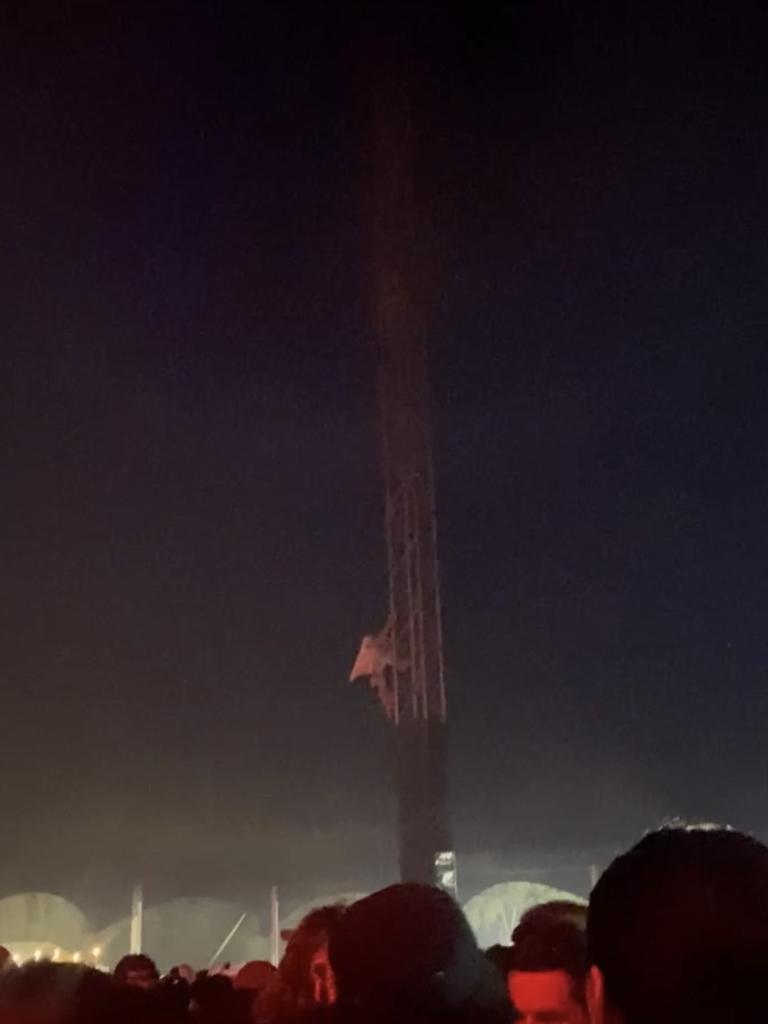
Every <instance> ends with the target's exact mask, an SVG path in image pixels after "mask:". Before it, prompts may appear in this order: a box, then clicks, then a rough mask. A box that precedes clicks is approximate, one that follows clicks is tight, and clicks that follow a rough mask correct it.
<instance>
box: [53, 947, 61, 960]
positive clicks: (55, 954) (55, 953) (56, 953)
mask: <svg viewBox="0 0 768 1024" xmlns="http://www.w3.org/2000/svg"><path fill="white" fill-rule="evenodd" d="M60 956H61V950H60V949H59V947H58V946H57V947H56V949H54V951H53V959H54V960H58V959H59V957H60Z"/></svg>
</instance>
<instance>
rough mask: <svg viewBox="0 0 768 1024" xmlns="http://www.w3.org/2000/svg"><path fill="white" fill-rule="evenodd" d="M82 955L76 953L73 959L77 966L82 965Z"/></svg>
mask: <svg viewBox="0 0 768 1024" xmlns="http://www.w3.org/2000/svg"><path fill="white" fill-rule="evenodd" d="M81 955H82V954H81V953H75V955H74V956H73V957H72V959H73V960H74V961H75V963H76V964H79V963H80V957H81Z"/></svg>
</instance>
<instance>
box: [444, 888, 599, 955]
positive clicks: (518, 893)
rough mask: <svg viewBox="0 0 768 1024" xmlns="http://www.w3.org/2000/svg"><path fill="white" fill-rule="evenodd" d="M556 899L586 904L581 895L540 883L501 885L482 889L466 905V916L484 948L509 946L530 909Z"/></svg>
mask: <svg viewBox="0 0 768 1024" xmlns="http://www.w3.org/2000/svg"><path fill="white" fill-rule="evenodd" d="M555 900H570V901H572V902H574V903H581V904H584V903H585V900H583V899H582V898H581V897H580V896H574V895H573V893H570V892H564V891H563V890H562V889H553V888H552V887H551V886H549V885H540V884H539V883H537V882H502V883H501V884H500V885H492V886H490V888H488V889H483V891H482V892H479V893H478V894H477V896H473V897H472V899H471V900H468V901H467V902H466V903H465V904H464V913H465V915H466V917H467V920H468V921H469V923H470V925H471V927H472V931H473V932H474V933H475V937H476V938H477V941H478V943H479V945H480V946H481V947H482V948H483V949H487V948H488V947H489V946H494V945H496V944H497V943H500V944H501V945H504V946H506V945H509V941H510V938H511V936H512V932H513V931H514V929H515V927H516V926H517V923H518V921H519V920H520V918H521V917H522V916H523V914H524V913H525V912H526V910H530V908H531V907H537V906H538V905H539V904H540V903H552V902H554V901H555Z"/></svg>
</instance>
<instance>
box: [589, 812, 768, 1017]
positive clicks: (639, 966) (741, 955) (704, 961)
mask: <svg viewBox="0 0 768 1024" xmlns="http://www.w3.org/2000/svg"><path fill="white" fill-rule="evenodd" d="M588 946H589V959H590V962H591V963H592V965H593V966H592V968H591V970H590V975H589V979H588V986H587V995H588V1000H589V1003H590V1009H591V1011H592V1016H593V1020H594V1022H595V1024H609V1022H611V1024H613V1022H616V1024H618V1022H620V1024H647V1022H649V1021H650V1022H653V1024H680V1022H681V1021H691V1022H695V1024H726V1022H731V1021H733V1022H736V1021H738V1022H740V1024H741V1022H745V1021H753V1020H762V1019H763V1018H764V1017H765V1012H766V1011H765V1005H766V978H768V848H767V847H765V846H763V844H762V843H759V842H757V841H756V840H755V839H752V838H750V837H749V836H746V835H743V834H742V833H740V832H735V831H732V830H726V829H714V828H712V827H707V828H664V829H661V830H659V831H657V832H653V833H651V834H649V835H647V836H646V837H645V838H644V839H642V840H641V841H640V842H639V843H638V844H637V845H636V846H634V847H633V848H632V849H631V850H629V851H628V852H627V853H625V854H623V855H622V856H620V857H618V858H617V859H616V860H615V861H614V862H613V863H612V864H611V865H610V867H609V868H608V869H607V871H606V872H605V874H604V875H603V876H602V878H601V879H600V880H599V882H598V883H597V885H596V886H595V889H594V890H593V892H592V897H591V900H590V905H589V916H588Z"/></svg>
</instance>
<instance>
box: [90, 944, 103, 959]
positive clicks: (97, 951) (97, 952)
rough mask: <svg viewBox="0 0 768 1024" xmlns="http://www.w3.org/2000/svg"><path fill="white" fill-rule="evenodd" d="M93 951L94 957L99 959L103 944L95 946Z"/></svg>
mask: <svg viewBox="0 0 768 1024" xmlns="http://www.w3.org/2000/svg"><path fill="white" fill-rule="evenodd" d="M91 953H92V954H93V959H94V960H98V959H99V957H100V956H101V946H94V947H93V949H92V950H91Z"/></svg>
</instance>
